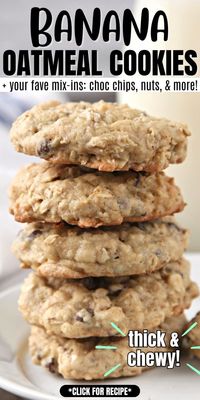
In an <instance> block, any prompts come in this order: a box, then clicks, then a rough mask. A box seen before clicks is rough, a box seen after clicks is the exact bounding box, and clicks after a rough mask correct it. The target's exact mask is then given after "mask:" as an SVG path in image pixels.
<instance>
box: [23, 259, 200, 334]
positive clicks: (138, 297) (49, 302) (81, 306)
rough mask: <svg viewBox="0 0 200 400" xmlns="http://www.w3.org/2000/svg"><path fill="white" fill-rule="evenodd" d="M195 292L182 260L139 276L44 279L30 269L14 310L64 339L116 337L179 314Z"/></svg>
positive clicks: (159, 322) (32, 322)
mask: <svg viewBox="0 0 200 400" xmlns="http://www.w3.org/2000/svg"><path fill="white" fill-rule="evenodd" d="M197 294H198V289H197V286H196V284H195V283H192V282H191V281H190V278H189V264H188V262H187V261H185V260H184V259H182V260H180V261H179V262H173V263H169V264H168V265H167V266H166V267H164V268H162V269H161V270H160V271H157V272H153V273H151V274H149V275H145V276H137V277H120V278H84V279H80V280H77V279H76V280H60V279H55V278H49V279H44V278H41V277H39V276H37V275H36V274H33V273H31V274H30V275H29V276H28V278H27V279H26V280H25V282H24V284H23V286H22V290H21V295H20V298H19V308H20V311H21V312H22V314H23V316H24V317H25V319H26V320H27V321H28V322H29V323H30V324H32V325H37V326H40V327H43V328H45V329H46V331H47V333H48V334H56V335H58V336H61V337H67V338H83V337H91V336H98V337H99V336H101V337H104V336H112V335H116V334H117V333H116V331H115V329H114V328H113V327H112V326H111V321H112V322H114V323H116V324H117V325H118V326H119V327H120V328H121V329H122V331H124V332H125V333H127V331H128V330H129V329H144V328H145V329H151V328H155V327H156V326H158V325H159V324H161V323H162V322H163V321H164V320H165V319H166V318H168V317H171V316H173V315H179V314H181V313H182V312H183V310H184V309H185V308H187V307H189V306H190V304H191V301H192V298H193V297H195V296H196V295H197Z"/></svg>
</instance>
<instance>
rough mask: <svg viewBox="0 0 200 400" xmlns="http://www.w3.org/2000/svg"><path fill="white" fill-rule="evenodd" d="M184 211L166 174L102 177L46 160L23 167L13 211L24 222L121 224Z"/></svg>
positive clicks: (12, 199)
mask: <svg viewBox="0 0 200 400" xmlns="http://www.w3.org/2000/svg"><path fill="white" fill-rule="evenodd" d="M183 207H184V202H183V198H182V195H181V193H180V190H179V188H178V187H177V186H176V185H175V184H174V180H173V178H169V177H167V176H166V175H165V174H164V173H163V172H160V173H155V174H148V173H137V172H122V173H120V172H117V173H101V172H95V171H92V170H88V169H87V170H85V169H82V168H79V167H68V166H65V165H55V164H52V163H48V162H44V163H42V164H31V165H29V166H27V167H25V168H23V169H22V170H21V171H20V172H19V173H18V174H17V176H16V177H15V179H14V181H13V183H12V185H11V188H10V211H11V213H12V214H14V216H15V219H16V220H17V221H19V222H33V221H45V222H50V223H58V222H61V221H65V222H67V223H69V224H72V225H79V226H80V227H98V226H101V225H120V224H121V223H122V222H123V221H130V222H135V221H148V220H152V219H156V218H160V217H163V216H165V215H171V214H173V213H175V212H179V211H181V210H182V209H183Z"/></svg>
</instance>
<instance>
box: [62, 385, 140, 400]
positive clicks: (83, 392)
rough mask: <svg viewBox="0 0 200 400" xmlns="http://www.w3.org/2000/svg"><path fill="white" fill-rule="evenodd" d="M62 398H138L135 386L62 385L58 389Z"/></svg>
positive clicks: (137, 388) (138, 390) (137, 387)
mask: <svg viewBox="0 0 200 400" xmlns="http://www.w3.org/2000/svg"><path fill="white" fill-rule="evenodd" d="M60 394H61V396H63V397H85V398H87V397H117V398H123V397H138V396H139V394H140V388H139V386H137V385H63V386H62V387H61V388H60Z"/></svg>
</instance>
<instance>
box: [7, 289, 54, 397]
mask: <svg viewBox="0 0 200 400" xmlns="http://www.w3.org/2000/svg"><path fill="white" fill-rule="evenodd" d="M20 286H21V284H20V283H17V284H15V285H13V286H10V287H8V288H7V289H5V290H3V291H2V292H1V293H0V299H2V298H4V297H5V296H8V295H9V294H10V293H13V292H15V291H17V290H19V289H20ZM0 388H1V389H3V390H6V391H7V392H9V393H12V394H15V395H17V396H21V397H22V398H28V399H31V400H41V396H42V400H58V399H60V398H61V397H58V396H54V395H51V394H46V393H44V392H42V391H39V390H37V389H35V388H33V389H32V388H27V387H26V386H24V385H22V384H20V383H16V382H13V381H12V380H11V379H9V378H5V377H3V376H2V375H0Z"/></svg>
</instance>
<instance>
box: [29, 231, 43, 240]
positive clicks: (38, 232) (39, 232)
mask: <svg viewBox="0 0 200 400" xmlns="http://www.w3.org/2000/svg"><path fill="white" fill-rule="evenodd" d="M41 234H42V231H40V230H39V229H35V230H34V231H33V232H31V233H30V235H28V236H27V238H28V239H29V240H32V239H35V238H36V237H37V236H40V235H41Z"/></svg>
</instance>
